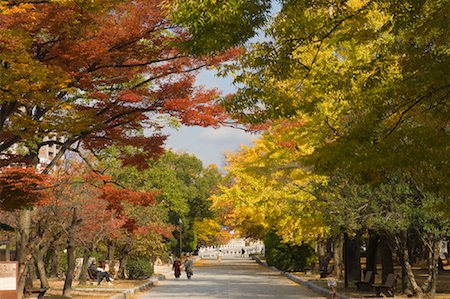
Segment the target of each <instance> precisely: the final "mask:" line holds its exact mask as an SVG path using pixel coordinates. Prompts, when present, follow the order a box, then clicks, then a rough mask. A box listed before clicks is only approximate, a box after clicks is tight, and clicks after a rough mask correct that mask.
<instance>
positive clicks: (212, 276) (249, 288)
mask: <svg viewBox="0 0 450 299" xmlns="http://www.w3.org/2000/svg"><path fill="white" fill-rule="evenodd" d="M186 297H190V298H230V299H240V298H325V297H320V296H319V295H317V294H315V293H314V292H312V291H311V290H309V289H308V288H305V287H303V286H300V285H298V284H296V283H294V282H292V281H290V280H289V279H287V278H286V277H284V276H282V275H280V274H279V273H277V272H275V271H272V270H270V269H267V268H265V267H263V266H260V265H258V264H257V263H256V262H255V261H253V260H250V259H243V258H242V259H241V258H235V259H223V260H222V262H221V263H220V264H219V263H218V262H217V261H215V260H210V261H207V260H201V261H199V262H197V264H196V265H194V276H193V277H192V279H191V280H188V279H187V278H186V274H185V273H183V276H182V277H181V278H179V279H175V278H174V277H173V275H172V274H170V275H167V280H165V281H162V282H160V283H159V285H158V286H156V287H154V288H152V289H151V290H149V291H148V292H146V293H145V294H143V295H141V296H139V297H138V299H151V298H160V299H161V298H167V299H169V298H170V299H176V298H186Z"/></svg>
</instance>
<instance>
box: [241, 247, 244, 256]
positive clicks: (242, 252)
mask: <svg viewBox="0 0 450 299" xmlns="http://www.w3.org/2000/svg"><path fill="white" fill-rule="evenodd" d="M241 256H242V257H244V256H245V249H244V248H242V250H241Z"/></svg>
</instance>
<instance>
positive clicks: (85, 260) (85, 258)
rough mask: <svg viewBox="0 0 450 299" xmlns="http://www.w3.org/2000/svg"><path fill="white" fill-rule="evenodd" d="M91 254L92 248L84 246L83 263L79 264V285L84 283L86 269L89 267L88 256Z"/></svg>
mask: <svg viewBox="0 0 450 299" xmlns="http://www.w3.org/2000/svg"><path fill="white" fill-rule="evenodd" d="M91 254H92V248H86V250H85V251H84V255H83V264H82V265H81V272H80V285H86V281H87V269H88V267H89V265H88V263H89V258H90V257H91Z"/></svg>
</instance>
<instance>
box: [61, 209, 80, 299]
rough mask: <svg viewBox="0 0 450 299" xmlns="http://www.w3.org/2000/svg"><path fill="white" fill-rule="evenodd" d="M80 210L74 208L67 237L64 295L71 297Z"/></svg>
mask: <svg viewBox="0 0 450 299" xmlns="http://www.w3.org/2000/svg"><path fill="white" fill-rule="evenodd" d="M77 209H78V208H73V213H72V223H71V225H70V227H69V230H68V236H67V273H66V280H65V281H64V288H63V295H64V296H68V297H70V295H71V292H72V282H73V272H74V270H75V258H76V256H75V233H76V229H77V226H78V225H77V224H78V223H79V221H80V220H79V219H78V211H77Z"/></svg>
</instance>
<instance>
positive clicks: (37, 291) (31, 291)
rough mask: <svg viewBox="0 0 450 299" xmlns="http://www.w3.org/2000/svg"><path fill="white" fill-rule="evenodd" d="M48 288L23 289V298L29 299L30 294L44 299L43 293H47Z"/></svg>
mask: <svg viewBox="0 0 450 299" xmlns="http://www.w3.org/2000/svg"><path fill="white" fill-rule="evenodd" d="M47 290H48V288H25V292H24V295H25V298H29V297H30V296H31V295H32V294H37V295H38V298H39V299H41V298H44V295H45V292H47Z"/></svg>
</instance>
